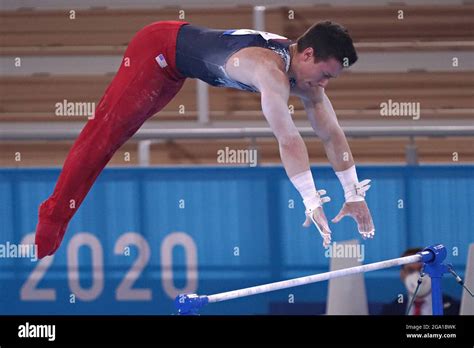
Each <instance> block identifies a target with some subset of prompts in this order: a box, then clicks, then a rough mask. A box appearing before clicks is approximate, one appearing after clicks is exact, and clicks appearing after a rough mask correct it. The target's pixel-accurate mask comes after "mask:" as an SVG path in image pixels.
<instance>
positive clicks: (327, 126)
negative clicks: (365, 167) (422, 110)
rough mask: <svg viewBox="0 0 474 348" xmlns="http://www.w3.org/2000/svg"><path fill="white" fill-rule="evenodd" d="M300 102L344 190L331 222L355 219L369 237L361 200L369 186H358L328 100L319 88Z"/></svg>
mask: <svg viewBox="0 0 474 348" xmlns="http://www.w3.org/2000/svg"><path fill="white" fill-rule="evenodd" d="M301 100H302V102H303V105H304V108H305V110H306V113H307V115H308V119H309V121H310V123H311V126H312V127H313V129H314V131H315V133H316V135H317V136H318V137H319V138H320V139H321V141H322V142H323V144H324V149H325V150H326V155H327V157H328V159H329V162H330V163H331V165H332V167H333V169H334V171H335V172H336V175H337V176H338V178H339V180H340V181H341V185H342V187H343V189H344V194H345V198H346V202H345V204H344V205H343V207H342V209H341V210H340V212H339V214H337V216H336V217H335V218H334V219H333V220H332V222H339V221H340V220H341V219H342V218H343V217H344V216H351V217H353V218H354V219H355V220H356V222H357V227H358V230H359V233H360V234H361V235H362V237H363V238H364V239H365V238H372V237H373V235H374V232H375V228H374V223H373V221H372V216H371V214H370V211H369V208H368V206H367V203H366V202H365V198H364V197H365V191H367V190H368V188H369V187H370V186H369V185H368V183H369V182H368V181H362V182H361V183H359V180H358V178H357V172H356V168H355V163H354V159H353V157H352V152H351V149H350V147H349V143H348V142H347V139H346V136H345V134H344V131H343V130H342V128H341V126H340V125H339V122H338V121H337V117H336V113H335V112H334V109H333V107H332V104H331V101H330V100H329V98H328V97H327V95H326V93H325V92H324V88H322V87H316V88H314V89H313V93H311V94H310V95H309V97H308V98H301ZM364 182H365V184H364Z"/></svg>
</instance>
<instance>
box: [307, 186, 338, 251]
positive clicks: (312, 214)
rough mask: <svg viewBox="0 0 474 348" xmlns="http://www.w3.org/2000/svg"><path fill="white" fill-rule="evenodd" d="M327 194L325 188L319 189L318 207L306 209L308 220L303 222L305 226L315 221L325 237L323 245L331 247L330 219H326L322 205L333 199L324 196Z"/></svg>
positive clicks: (320, 232)
mask: <svg viewBox="0 0 474 348" xmlns="http://www.w3.org/2000/svg"><path fill="white" fill-rule="evenodd" d="M324 194H326V191H325V190H319V191H318V196H317V198H318V200H319V202H318V204H317V207H315V208H314V209H310V210H306V212H305V214H306V220H305V222H304V223H303V226H304V227H309V226H311V223H314V225H315V226H316V228H317V229H318V232H319V234H320V235H321V237H322V238H323V247H324V248H327V247H329V244H331V230H330V229H329V225H328V220H327V219H326V215H325V214H324V210H323V207H322V205H323V204H324V203H326V202H329V201H330V200H331V199H330V198H329V197H327V196H326V197H322V196H323V195H324Z"/></svg>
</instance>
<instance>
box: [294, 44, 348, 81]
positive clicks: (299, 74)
mask: <svg viewBox="0 0 474 348" xmlns="http://www.w3.org/2000/svg"><path fill="white" fill-rule="evenodd" d="M341 71H342V64H341V63H339V62H338V61H337V60H336V59H334V58H329V59H327V60H316V61H315V60H314V50H313V49H312V48H311V47H308V48H306V49H305V50H304V51H303V52H295V55H294V58H293V64H292V72H293V74H294V75H295V78H296V83H297V85H298V87H299V88H301V89H303V90H307V89H310V88H313V87H316V86H319V87H323V88H325V87H326V86H327V84H328V82H329V80H330V79H331V78H336V77H337V76H338V75H339V74H340V73H341Z"/></svg>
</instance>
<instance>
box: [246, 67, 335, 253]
mask: <svg viewBox="0 0 474 348" xmlns="http://www.w3.org/2000/svg"><path fill="white" fill-rule="evenodd" d="M254 84H255V86H256V87H257V88H258V89H259V91H260V93H261V103H262V111H263V113H264V115H265V118H266V119H267V121H268V123H269V125H270V127H271V129H272V131H273V133H274V134H275V137H276V138H277V140H278V145H279V149H280V157H281V160H282V162H283V165H284V167H285V170H286V173H287V175H288V177H289V178H290V180H291V182H292V183H293V185H294V186H295V187H296V189H297V190H298V191H299V193H300V194H301V196H302V198H303V203H304V204H305V207H306V220H305V222H304V224H303V226H305V227H309V226H310V225H311V223H312V222H313V223H314V224H315V225H316V227H317V229H318V231H319V233H320V234H321V237H322V238H323V246H324V247H328V246H329V244H330V243H331V230H330V229H329V226H328V223H327V219H326V216H325V215H324V211H323V208H322V205H323V203H325V202H327V201H329V198H328V197H322V195H323V194H325V191H324V190H320V191H317V190H316V186H315V184H314V180H313V176H312V174H311V171H310V168H309V157H308V151H307V149H306V145H305V143H304V141H303V139H302V138H301V135H300V134H299V131H298V129H297V128H296V126H295V124H294V122H293V120H292V118H291V115H290V112H289V110H288V98H289V95H290V86H289V82H288V77H287V76H286V74H285V73H284V72H283V71H282V70H280V69H279V68H278V67H277V66H276V65H272V62H270V63H268V64H261V65H260V66H259V67H258V68H257V69H256V72H255V82H254Z"/></svg>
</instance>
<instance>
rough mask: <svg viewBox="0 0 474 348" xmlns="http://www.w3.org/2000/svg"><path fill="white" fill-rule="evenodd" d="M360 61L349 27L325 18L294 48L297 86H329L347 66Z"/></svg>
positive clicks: (301, 38)
mask: <svg viewBox="0 0 474 348" xmlns="http://www.w3.org/2000/svg"><path fill="white" fill-rule="evenodd" d="M356 61H357V53H356V50H355V48H354V44H353V42H352V38H351V37H350V35H349V33H348V31H347V29H346V28H344V27H343V26H342V25H340V24H337V23H334V22H331V21H324V22H319V23H316V24H314V25H313V26H312V27H311V28H309V29H308V30H307V31H306V32H305V33H304V34H303V35H301V36H300V37H299V38H298V39H297V41H296V44H295V45H294V46H293V49H292V59H291V72H292V74H293V75H294V77H295V79H296V83H297V86H298V87H299V88H301V89H308V88H312V87H316V86H320V87H323V88H324V87H326V85H327V84H328V81H329V79H331V78H336V77H337V76H338V75H339V74H340V73H341V71H342V69H343V68H347V67H349V66H351V65H352V64H354V63H355V62H356Z"/></svg>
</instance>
